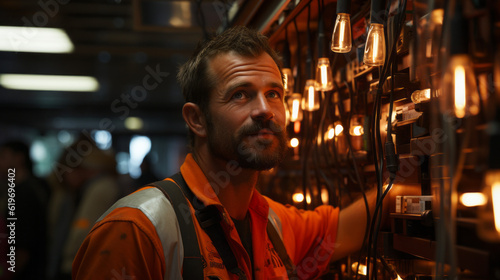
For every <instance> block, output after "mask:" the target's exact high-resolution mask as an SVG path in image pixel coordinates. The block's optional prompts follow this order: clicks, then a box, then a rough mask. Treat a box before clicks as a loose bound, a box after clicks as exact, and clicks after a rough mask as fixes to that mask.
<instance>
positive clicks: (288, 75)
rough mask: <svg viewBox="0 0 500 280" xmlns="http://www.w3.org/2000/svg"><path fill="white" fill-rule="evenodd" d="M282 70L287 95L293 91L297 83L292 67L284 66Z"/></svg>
mask: <svg viewBox="0 0 500 280" xmlns="http://www.w3.org/2000/svg"><path fill="white" fill-rule="evenodd" d="M281 72H282V74H283V90H284V91H285V93H286V94H287V95H289V94H291V93H292V92H293V86H294V84H295V83H294V79H293V74H292V69H290V68H283V69H281Z"/></svg>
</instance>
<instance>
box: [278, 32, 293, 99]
mask: <svg viewBox="0 0 500 280" xmlns="http://www.w3.org/2000/svg"><path fill="white" fill-rule="evenodd" d="M290 57H291V53H290V45H289V44H288V29H285V42H284V46H283V68H282V69H281V73H282V74H283V89H284V91H285V94H286V95H290V94H292V93H293V86H294V84H295V83H294V79H293V71H292V67H291V63H290V61H291V58H290Z"/></svg>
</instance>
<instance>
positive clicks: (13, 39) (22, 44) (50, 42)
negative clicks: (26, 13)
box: [0, 26, 74, 53]
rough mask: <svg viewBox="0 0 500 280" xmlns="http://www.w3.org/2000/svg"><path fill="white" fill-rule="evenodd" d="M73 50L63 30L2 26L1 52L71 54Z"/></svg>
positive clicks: (0, 30) (0, 31)
mask: <svg viewBox="0 0 500 280" xmlns="http://www.w3.org/2000/svg"><path fill="white" fill-rule="evenodd" d="M73 49H74V46H73V43H72V42H71V40H70V39H69V37H68V35H67V34H66V32H65V31H64V30H62V29H58V28H45V27H28V26H0V51H8V52H33V53H70V52H72V51H73Z"/></svg>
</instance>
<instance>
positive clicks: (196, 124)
mask: <svg viewBox="0 0 500 280" xmlns="http://www.w3.org/2000/svg"><path fill="white" fill-rule="evenodd" d="M182 117H183V118H184V121H185V122H186V124H187V125H188V126H189V129H190V130H191V131H192V132H193V133H194V134H196V136H198V137H206V136H207V130H206V123H207V122H206V119H205V114H203V112H202V111H201V109H200V107H199V106H198V105H197V104H195V103H191V102H187V103H186V104H184V106H183V107H182Z"/></svg>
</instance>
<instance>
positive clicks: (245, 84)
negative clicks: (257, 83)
mask: <svg viewBox="0 0 500 280" xmlns="http://www.w3.org/2000/svg"><path fill="white" fill-rule="evenodd" d="M252 86H253V85H252V83H249V82H241V83H236V84H234V85H231V86H230V87H229V88H227V89H226V93H231V92H233V91H234V90H236V89H237V88H250V87H252ZM267 86H268V87H270V88H278V89H280V90H283V85H282V84H281V83H276V82H271V83H269V84H268V85H267Z"/></svg>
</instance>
